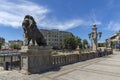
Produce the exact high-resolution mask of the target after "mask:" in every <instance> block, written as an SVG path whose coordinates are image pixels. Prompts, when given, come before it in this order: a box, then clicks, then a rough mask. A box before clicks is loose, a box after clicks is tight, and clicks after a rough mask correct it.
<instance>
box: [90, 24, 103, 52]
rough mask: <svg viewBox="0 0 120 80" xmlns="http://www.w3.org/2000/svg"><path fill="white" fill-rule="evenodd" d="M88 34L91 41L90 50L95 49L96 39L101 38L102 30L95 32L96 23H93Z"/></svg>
mask: <svg viewBox="0 0 120 80" xmlns="http://www.w3.org/2000/svg"><path fill="white" fill-rule="evenodd" d="M88 36H89V39H91V41H92V50H93V51H97V41H98V40H99V39H100V38H101V36H102V32H97V27H96V24H95V25H93V28H92V32H91V33H89V34H88Z"/></svg>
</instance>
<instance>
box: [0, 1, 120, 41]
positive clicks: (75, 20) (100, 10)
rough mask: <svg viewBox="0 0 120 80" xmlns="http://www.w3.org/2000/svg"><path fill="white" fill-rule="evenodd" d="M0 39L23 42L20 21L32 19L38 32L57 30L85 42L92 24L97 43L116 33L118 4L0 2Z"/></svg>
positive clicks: (118, 27) (117, 28) (119, 25)
mask: <svg viewBox="0 0 120 80" xmlns="http://www.w3.org/2000/svg"><path fill="white" fill-rule="evenodd" d="M0 3H1V5H0V36H1V37H4V38H5V39H6V41H8V40H18V39H20V40H23V30H22V26H21V24H22V21H23V18H24V16H25V15H27V14H29V15H32V16H33V17H34V18H35V20H36V22H37V25H38V27H39V28H40V29H59V30H63V31H69V32H72V33H73V34H74V35H75V36H78V37H80V38H81V39H87V40H89V39H88V33H90V32H91V28H92V25H93V24H97V27H98V32H99V31H100V32H102V33H103V34H102V37H101V40H100V41H104V40H105V39H106V38H108V37H109V36H110V35H111V34H114V33H116V32H117V31H119V30H120V0H0Z"/></svg>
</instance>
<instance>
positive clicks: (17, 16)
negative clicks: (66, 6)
mask: <svg viewBox="0 0 120 80" xmlns="http://www.w3.org/2000/svg"><path fill="white" fill-rule="evenodd" d="M0 3H1V4H0V24H3V25H6V26H11V27H15V28H17V27H20V26H21V23H22V20H23V18H24V16H25V15H27V14H29V15H32V16H34V17H35V19H38V18H39V20H42V19H44V18H45V16H46V14H47V13H48V12H49V10H48V9H47V8H45V7H43V6H38V5H37V4H35V3H32V2H29V1H19V2H18V3H16V2H10V0H0Z"/></svg>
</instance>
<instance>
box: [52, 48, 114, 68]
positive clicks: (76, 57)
mask: <svg viewBox="0 0 120 80" xmlns="http://www.w3.org/2000/svg"><path fill="white" fill-rule="evenodd" d="M112 53H113V52H112V50H111V49H105V50H104V51H100V50H98V51H97V52H86V53H78V54H68V55H53V56H52V65H53V67H57V66H63V65H67V64H71V63H76V62H79V61H85V60H89V59H93V58H97V57H103V56H107V55H110V54H112Z"/></svg>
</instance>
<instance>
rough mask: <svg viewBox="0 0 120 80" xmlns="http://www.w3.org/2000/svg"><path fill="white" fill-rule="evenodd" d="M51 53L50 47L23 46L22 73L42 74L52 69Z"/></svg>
mask: <svg viewBox="0 0 120 80" xmlns="http://www.w3.org/2000/svg"><path fill="white" fill-rule="evenodd" d="M51 51H52V49H51V47H49V46H45V47H44V46H22V49H21V50H20V52H21V73H24V74H31V73H40V72H42V71H45V70H47V69H49V68H51V66H52V57H51Z"/></svg>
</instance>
